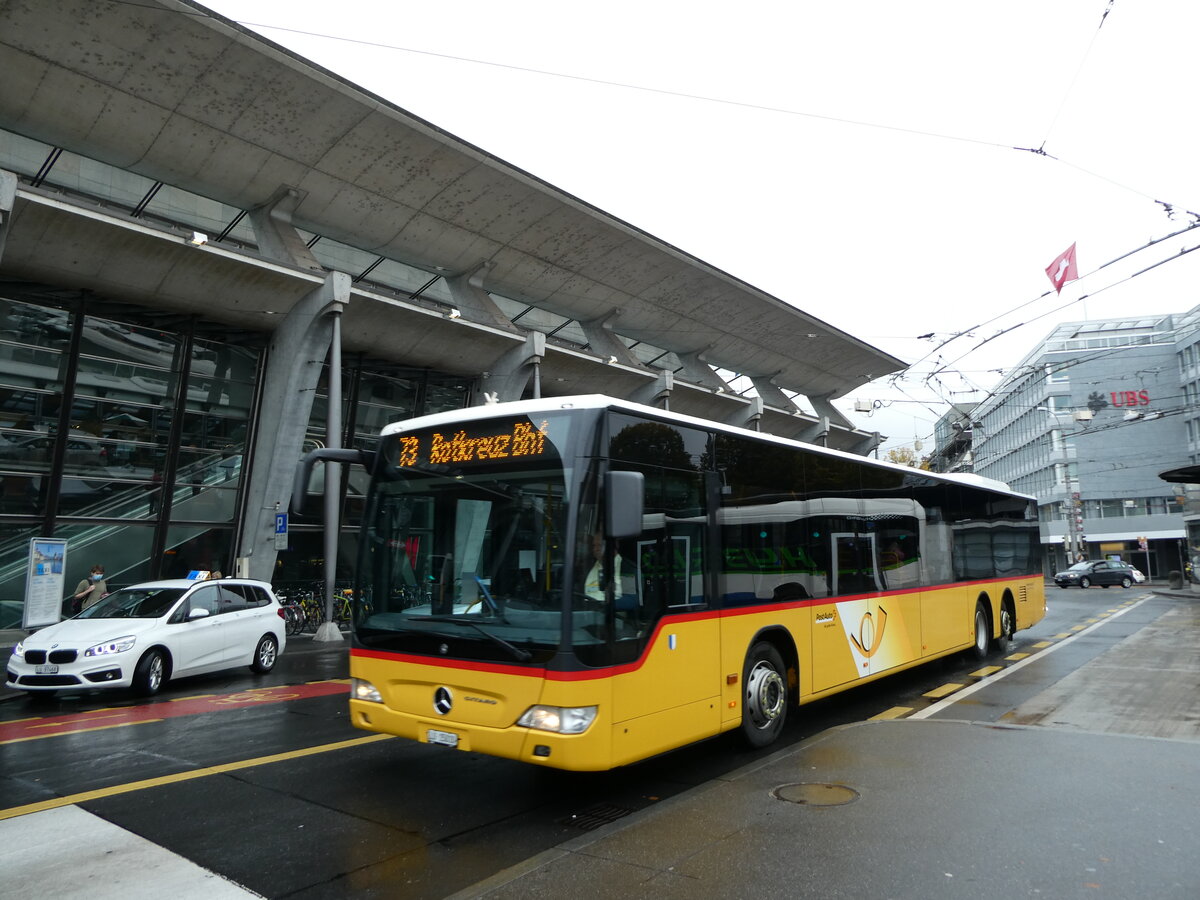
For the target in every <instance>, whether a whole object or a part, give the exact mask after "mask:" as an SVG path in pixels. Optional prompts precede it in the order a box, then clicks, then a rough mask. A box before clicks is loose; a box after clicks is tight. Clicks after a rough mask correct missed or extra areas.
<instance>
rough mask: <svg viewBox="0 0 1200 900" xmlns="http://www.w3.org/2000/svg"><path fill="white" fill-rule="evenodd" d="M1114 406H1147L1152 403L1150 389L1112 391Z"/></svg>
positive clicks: (1110, 393) (1110, 394)
mask: <svg viewBox="0 0 1200 900" xmlns="http://www.w3.org/2000/svg"><path fill="white" fill-rule="evenodd" d="M1108 396H1109V397H1111V398H1112V405H1113V406H1146V405H1148V404H1149V403H1150V392H1149V391H1110V392H1109V394H1108Z"/></svg>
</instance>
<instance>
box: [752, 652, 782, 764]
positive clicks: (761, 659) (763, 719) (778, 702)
mask: <svg viewBox="0 0 1200 900" xmlns="http://www.w3.org/2000/svg"><path fill="white" fill-rule="evenodd" d="M742 685H743V691H742V734H743V735H744V736H745V738H746V741H747V743H749V744H750V746H751V747H755V748H758V747H766V746H767V745H768V744H770V743H772V742H773V741H774V740H775V739H776V738H777V737H779V734H780V732H781V731H783V723H784V722H785V721H786V720H787V704H788V695H787V670H786V669H785V668H784V665H783V657H782V656H780V655H779V651H778V650H777V649H775V645H774V644H771V643H768V642H767V641H760V642H759V643H757V644H755V645H754V646H753V647H751V648H750V652H749V653H747V654H746V667H745V669H744V670H743V672H742Z"/></svg>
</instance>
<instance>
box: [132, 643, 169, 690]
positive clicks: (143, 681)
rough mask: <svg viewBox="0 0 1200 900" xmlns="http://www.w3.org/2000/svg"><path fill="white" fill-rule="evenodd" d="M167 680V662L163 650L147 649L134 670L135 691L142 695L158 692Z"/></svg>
mask: <svg viewBox="0 0 1200 900" xmlns="http://www.w3.org/2000/svg"><path fill="white" fill-rule="evenodd" d="M166 680H167V664H166V661H165V660H164V659H163V654H162V651H161V650H147V651H146V655H145V656H143V657H142V658H141V659H140V660H138V664H137V668H136V669H134V670H133V691H134V693H135V694H137V695H138V696H140V697H150V696H152V695H154V694H157V693H158V692H159V690H160V689H161V688H162V686H163V684H164V683H165V682H166Z"/></svg>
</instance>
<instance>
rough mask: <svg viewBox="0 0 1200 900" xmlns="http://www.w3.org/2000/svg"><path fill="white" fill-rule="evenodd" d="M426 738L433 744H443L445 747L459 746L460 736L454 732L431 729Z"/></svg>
mask: <svg viewBox="0 0 1200 900" xmlns="http://www.w3.org/2000/svg"><path fill="white" fill-rule="evenodd" d="M426 737H427V738H428V740H429V743H431V744H441V745H442V746H443V747H457V746H458V735H457V734H455V733H454V732H452V731H436V730H434V729H432V728H430V729H429V731H428V732H427V733H426Z"/></svg>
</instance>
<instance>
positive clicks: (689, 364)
mask: <svg viewBox="0 0 1200 900" xmlns="http://www.w3.org/2000/svg"><path fill="white" fill-rule="evenodd" d="M675 355H676V356H677V357H679V362H680V363H682V364H683V374H684V377H685V378H687V380H688V381H690V382H692V383H693V384H698V385H700V386H701V387H706V388H711V389H712V390H714V391H717V392H718V393H732V392H731V391H730V390H729V385H728V384H726V383H725V381H724V379H722V378H721V377H720V376H719V375H717V373H716V372H715V371H713V367H712V366H710V365H709V364H708V363H707V362H706V361H705V359H704V351H703V350H695V351H693V352H691V353H678V352H677V353H676V354H675Z"/></svg>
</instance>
